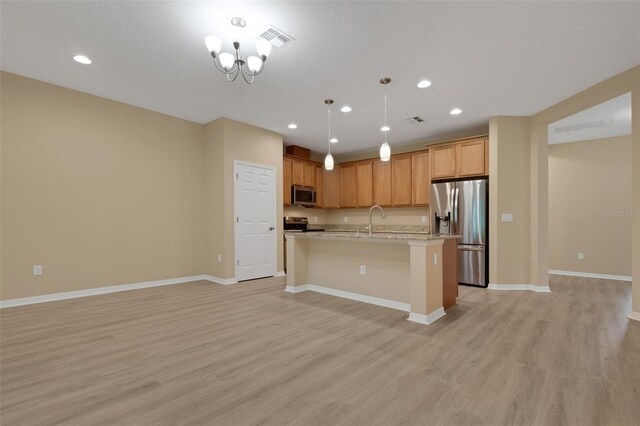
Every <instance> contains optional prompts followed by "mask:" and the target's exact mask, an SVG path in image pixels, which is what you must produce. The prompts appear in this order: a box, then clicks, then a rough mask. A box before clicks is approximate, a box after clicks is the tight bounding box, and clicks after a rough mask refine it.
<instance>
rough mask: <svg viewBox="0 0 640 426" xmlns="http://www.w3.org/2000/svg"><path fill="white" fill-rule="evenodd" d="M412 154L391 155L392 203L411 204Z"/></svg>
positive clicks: (395, 205) (397, 205) (396, 204)
mask: <svg viewBox="0 0 640 426" xmlns="http://www.w3.org/2000/svg"><path fill="white" fill-rule="evenodd" d="M411 190H412V183H411V155H410V154H406V155H397V156H392V157H391V205H392V206H394V207H402V206H410V205H411V201H412V196H411Z"/></svg>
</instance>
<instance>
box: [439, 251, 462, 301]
mask: <svg viewBox="0 0 640 426" xmlns="http://www.w3.org/2000/svg"><path fill="white" fill-rule="evenodd" d="M442 268H443V273H442V280H443V283H442V305H443V307H444V309H445V310H446V309H449V308H450V307H452V306H454V305H455V304H456V299H457V298H458V240H456V239H448V240H445V241H444V245H443V247H442Z"/></svg>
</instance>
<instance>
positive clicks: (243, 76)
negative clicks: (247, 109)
mask: <svg viewBox="0 0 640 426" xmlns="http://www.w3.org/2000/svg"><path fill="white" fill-rule="evenodd" d="M249 76H250V77H251V81H249V80H247V75H246V74H245V72H244V70H242V78H244V81H246V82H247V83H249V84H253V81H254V80H255V76H254V75H252V74H249Z"/></svg>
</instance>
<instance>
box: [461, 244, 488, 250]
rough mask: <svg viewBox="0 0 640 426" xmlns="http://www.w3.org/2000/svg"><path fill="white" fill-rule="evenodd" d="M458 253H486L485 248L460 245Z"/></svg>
mask: <svg viewBox="0 0 640 426" xmlns="http://www.w3.org/2000/svg"><path fill="white" fill-rule="evenodd" d="M458 251H484V246H467V245H464V244H460V245H458Z"/></svg>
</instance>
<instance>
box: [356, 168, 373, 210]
mask: <svg viewBox="0 0 640 426" xmlns="http://www.w3.org/2000/svg"><path fill="white" fill-rule="evenodd" d="M356 203H357V204H358V207H371V206H372V205H373V161H361V162H358V163H357V164H356Z"/></svg>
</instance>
